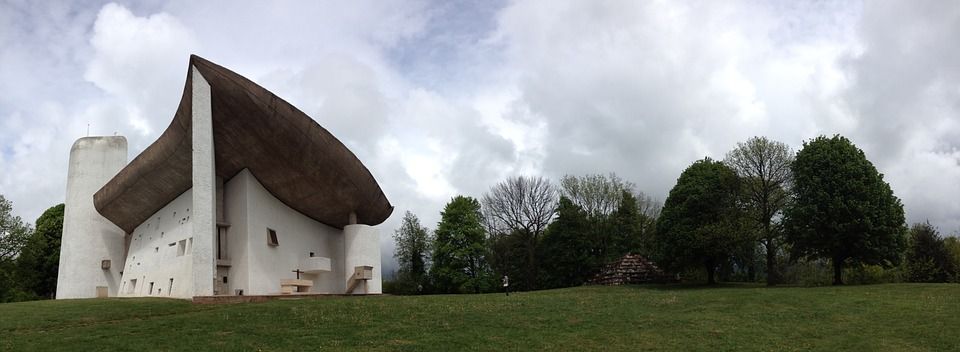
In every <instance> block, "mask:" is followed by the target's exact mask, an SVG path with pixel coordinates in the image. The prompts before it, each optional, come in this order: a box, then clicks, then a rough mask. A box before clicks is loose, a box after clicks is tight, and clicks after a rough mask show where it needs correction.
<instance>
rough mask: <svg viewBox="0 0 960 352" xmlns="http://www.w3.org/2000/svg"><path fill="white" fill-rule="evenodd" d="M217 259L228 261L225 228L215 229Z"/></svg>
mask: <svg viewBox="0 0 960 352" xmlns="http://www.w3.org/2000/svg"><path fill="white" fill-rule="evenodd" d="M217 259H229V258H227V228H226V227H224V226H218V227H217Z"/></svg>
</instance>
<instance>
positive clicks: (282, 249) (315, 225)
mask: <svg viewBox="0 0 960 352" xmlns="http://www.w3.org/2000/svg"><path fill="white" fill-rule="evenodd" d="M224 188H225V189H226V191H225V193H224V203H225V208H226V209H225V213H226V218H227V222H229V223H230V230H229V234H228V236H229V237H230V244H229V246H230V248H229V251H230V260H231V262H232V263H233V266H232V267H231V270H230V272H231V277H230V280H229V285H230V287H229V292H230V293H232V292H233V290H234V289H237V288H241V289H243V290H244V294H247V295H260V294H276V293H279V292H280V280H281V279H292V278H296V274H295V273H293V272H292V270H294V269H302V268H301V262H302V261H303V259H304V258H306V257H308V256H309V255H310V252H314V255H316V256H319V257H327V258H330V259H331V271H330V272H322V273H319V274H315V275H312V274H302V275H301V278H303V279H308V280H313V282H314V286H313V288H312V289H311V292H318V293H336V294H338V293H342V292H343V291H344V290H345V289H346V287H345V286H344V279H343V272H344V269H343V235H342V232H341V231H340V230H338V229H336V228H333V227H330V226H327V225H324V224H322V223H320V222H317V221H316V220H313V219H311V218H309V217H307V216H305V215H303V214H301V213H299V212H297V211H296V210H293V209H292V208H290V207H288V206H287V205H286V204H283V202H281V201H280V200H278V199H277V198H275V197H274V196H273V195H272V194H270V192H268V191H267V190H266V189H265V188H264V187H263V185H261V184H260V182H259V181H257V179H256V177H254V176H253V174H251V173H250V171H249V170H246V169H244V170H243V171H241V172H240V173H238V174H237V175H236V176H235V177H233V178H232V179H230V180H229V181H227V183H226V185H225V186H224ZM268 228H270V229H273V230H275V231H276V232H277V237H278V240H279V241H278V242H279V243H280V245H279V246H275V247H274V246H270V245H268V244H267V229H268ZM351 270H352V269H351Z"/></svg>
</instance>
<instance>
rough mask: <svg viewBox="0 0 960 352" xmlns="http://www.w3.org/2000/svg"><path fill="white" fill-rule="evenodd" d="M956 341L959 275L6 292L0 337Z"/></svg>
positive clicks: (918, 347)
mask: <svg viewBox="0 0 960 352" xmlns="http://www.w3.org/2000/svg"><path fill="white" fill-rule="evenodd" d="M98 349H102V350H147V351H154V350H176V351H187V350H193V351H202V350H263V351H281V350H315V351H319V350H364V351H368V350H411V351H413V350H437V351H453V350H510V351H516V350H530V349H537V350H701V351H715V350H737V351H743V350H775V351H782V350H801V351H805V350H824V351H832V350H853V351H876V350H891V351H926V350H960V285H957V284H895V285H870V286H848V287H820V288H797V287H791V288H765V287H757V286H721V287H711V288H705V287H694V286H635V287H579V288H571V289H561V290H550V291H540V292H530V293H517V294H511V295H510V296H509V297H505V296H504V295H502V294H486V295H458V296H457V295H449V296H419V297H399V296H381V297H331V298H322V299H310V300H278V301H271V302H267V303H242V304H224V305H194V304H191V303H190V302H186V301H180V300H168V299H101V300H68V301H41V302H25V303H10V304H0V350H15V351H21V350H23V351H35V350H63V351H67V350H69V351H76V350H98Z"/></svg>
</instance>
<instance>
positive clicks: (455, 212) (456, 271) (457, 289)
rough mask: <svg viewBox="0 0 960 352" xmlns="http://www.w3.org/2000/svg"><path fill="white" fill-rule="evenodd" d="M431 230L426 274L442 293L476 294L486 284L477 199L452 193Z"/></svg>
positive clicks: (487, 275)
mask: <svg viewBox="0 0 960 352" xmlns="http://www.w3.org/2000/svg"><path fill="white" fill-rule="evenodd" d="M440 217H441V219H440V222H439V223H437V230H436V231H434V234H435V237H436V238H435V239H434V248H433V265H432V266H431V268H430V276H431V279H432V281H433V284H434V287H435V288H436V289H438V290H439V291H440V292H443V293H461V292H470V291H472V292H474V293H480V291H481V290H484V289H486V288H488V287H489V286H490V282H491V277H490V271H489V267H488V265H487V262H486V258H485V255H486V247H485V246H484V244H485V233H484V230H483V225H481V218H482V216H481V214H480V202H478V201H477V200H476V199H474V198H471V197H465V196H456V197H454V198H453V199H452V200H451V201H450V202H449V203H447V205H446V206H445V207H444V208H443V212H441V213H440Z"/></svg>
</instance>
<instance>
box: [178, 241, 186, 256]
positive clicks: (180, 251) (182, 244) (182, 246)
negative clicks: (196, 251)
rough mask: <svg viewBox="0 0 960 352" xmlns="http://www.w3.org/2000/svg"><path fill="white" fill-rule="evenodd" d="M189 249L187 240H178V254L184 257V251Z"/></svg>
mask: <svg viewBox="0 0 960 352" xmlns="http://www.w3.org/2000/svg"><path fill="white" fill-rule="evenodd" d="M186 251H187V240H180V242H177V256H178V257H182V256H183V253H184V252H186Z"/></svg>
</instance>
